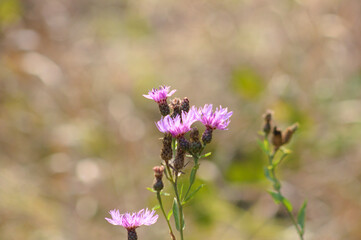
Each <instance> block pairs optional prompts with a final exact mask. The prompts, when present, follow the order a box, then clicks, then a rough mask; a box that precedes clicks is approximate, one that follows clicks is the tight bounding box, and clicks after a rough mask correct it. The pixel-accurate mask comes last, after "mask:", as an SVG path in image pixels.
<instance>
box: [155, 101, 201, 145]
mask: <svg viewBox="0 0 361 240" xmlns="http://www.w3.org/2000/svg"><path fill="white" fill-rule="evenodd" d="M195 121H197V109H196V108H195V107H194V106H193V107H192V108H191V110H189V112H184V111H182V117H181V116H180V115H177V116H176V117H174V118H172V117H170V116H165V117H164V118H163V117H162V118H161V119H160V120H159V121H158V122H157V123H156V126H157V128H158V130H159V131H161V132H162V133H170V134H172V136H173V137H175V138H179V137H182V136H183V135H184V134H185V133H187V132H188V131H190V130H191V125H192V124H193V123H194V122H195Z"/></svg>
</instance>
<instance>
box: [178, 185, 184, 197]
mask: <svg viewBox="0 0 361 240" xmlns="http://www.w3.org/2000/svg"><path fill="white" fill-rule="evenodd" d="M182 195H183V183H182V185H181V187H180V191H179V199H182Z"/></svg>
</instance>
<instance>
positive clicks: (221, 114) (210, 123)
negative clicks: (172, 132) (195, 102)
mask: <svg viewBox="0 0 361 240" xmlns="http://www.w3.org/2000/svg"><path fill="white" fill-rule="evenodd" d="M212 108H213V105H212V104H209V105H208V104H206V105H204V107H203V108H200V109H199V110H198V114H197V120H199V121H200V122H201V123H203V125H204V126H206V128H207V129H212V130H215V129H220V130H227V127H228V124H229V123H230V121H231V120H229V118H230V117H231V116H232V114H233V112H227V111H228V109H227V108H222V106H219V108H216V110H215V111H214V112H213V110H212Z"/></svg>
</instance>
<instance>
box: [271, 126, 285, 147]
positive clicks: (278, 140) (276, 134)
mask: <svg viewBox="0 0 361 240" xmlns="http://www.w3.org/2000/svg"><path fill="white" fill-rule="evenodd" d="M272 144H273V146H274V148H275V150H276V151H277V150H278V148H279V147H281V146H282V144H283V142H282V132H281V131H280V129H278V128H277V127H276V126H274V128H273V132H272Z"/></svg>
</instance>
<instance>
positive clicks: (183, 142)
mask: <svg viewBox="0 0 361 240" xmlns="http://www.w3.org/2000/svg"><path fill="white" fill-rule="evenodd" d="M177 140H178V147H179V148H181V149H182V150H184V151H188V150H189V141H188V140H187V139H186V138H185V137H184V136H181V137H179V138H178V139H177Z"/></svg>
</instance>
